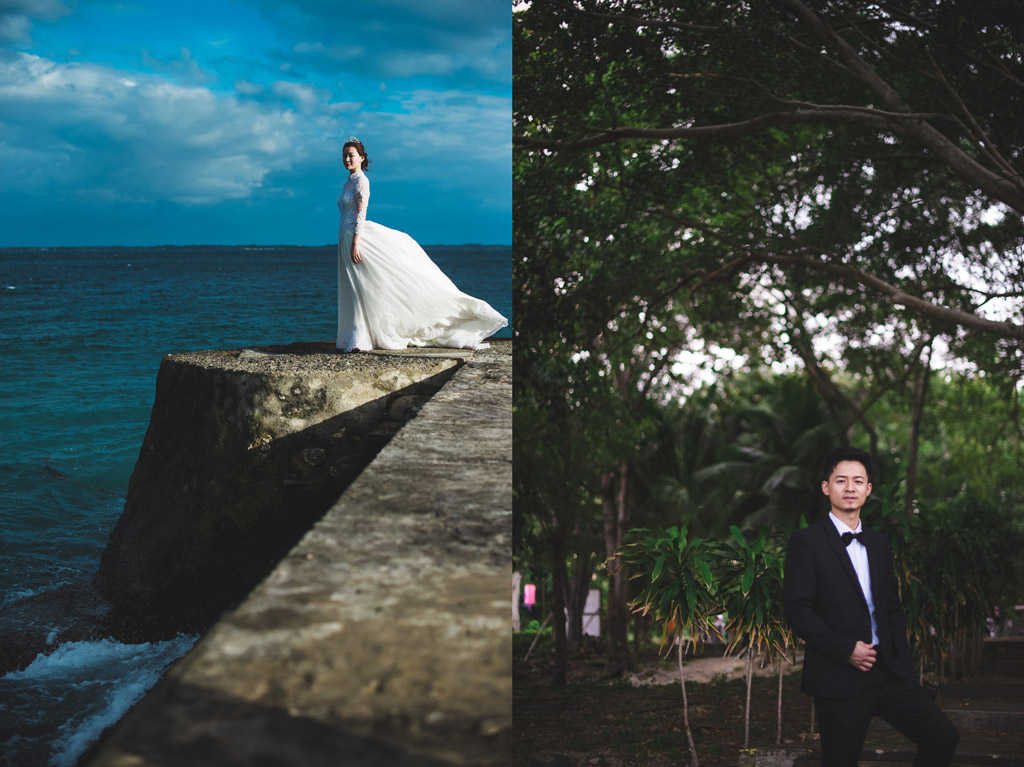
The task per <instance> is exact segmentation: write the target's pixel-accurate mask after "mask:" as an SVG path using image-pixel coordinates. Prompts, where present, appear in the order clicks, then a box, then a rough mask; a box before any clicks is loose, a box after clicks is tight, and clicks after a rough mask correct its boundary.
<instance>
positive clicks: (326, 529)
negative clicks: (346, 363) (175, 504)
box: [89, 340, 512, 767]
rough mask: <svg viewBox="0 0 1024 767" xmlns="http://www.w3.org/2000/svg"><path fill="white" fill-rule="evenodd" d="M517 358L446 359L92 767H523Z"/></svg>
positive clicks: (505, 352)
mask: <svg viewBox="0 0 1024 767" xmlns="http://www.w3.org/2000/svg"><path fill="white" fill-rule="evenodd" d="M511 349H512V343H511V341H510V340H492V348H491V349H489V350H483V351H476V352H464V351H458V350H447V355H446V356H451V357H456V358H458V359H460V361H461V364H460V367H459V369H458V371H457V372H456V373H455V375H454V376H453V377H452V379H451V380H450V381H449V382H448V383H447V384H445V386H444V387H443V388H442V389H441V390H440V391H439V392H438V393H437V394H435V395H434V396H433V397H432V398H431V399H430V400H429V401H428V402H427V403H426V404H425V405H424V406H423V408H422V410H421V411H420V413H419V414H417V415H416V417H415V418H413V419H412V420H411V421H410V422H409V423H407V424H406V425H405V426H404V427H403V428H402V429H401V431H399V432H398V434H397V435H396V436H395V437H394V438H393V439H392V440H391V441H390V442H389V443H388V444H387V445H386V446H385V448H384V449H383V450H382V451H381V452H380V454H379V455H378V456H377V457H376V459H375V460H374V461H373V462H372V463H371V464H370V465H369V466H368V467H367V468H366V469H365V470H364V471H363V473H362V474H361V475H360V476H359V477H358V478H357V479H356V481H355V482H354V483H353V484H352V485H351V486H350V487H349V488H348V490H346V492H345V493H344V494H343V495H342V497H341V498H340V499H339V500H338V502H337V503H336V504H335V505H334V506H333V507H332V508H331V509H330V510H329V511H328V512H327V514H326V515H325V516H324V517H323V518H322V519H321V520H320V522H318V523H317V524H316V525H315V526H314V527H313V528H312V529H311V530H310V531H309V532H308V533H307V534H306V535H305V536H304V537H303V538H302V540H301V541H300V542H299V544H298V545H297V546H295V547H294V548H293V549H292V550H291V552H290V553H289V554H288V555H287V556H286V557H285V558H284V559H283V560H282V561H281V562H280V563H279V564H278V565H277V566H276V568H275V569H274V570H273V572H272V573H271V574H270V575H269V576H268V577H267V578H266V579H265V580H264V581H263V582H262V583H261V584H260V585H259V586H257V588H256V589H255V590H254V591H253V592H252V593H251V594H250V595H249V597H247V598H246V599H245V600H244V601H243V603H242V604H240V605H239V606H238V607H237V608H235V609H234V610H232V611H230V612H229V613H228V614H226V615H225V616H223V617H222V618H221V619H220V621H218V623H217V624H216V625H215V626H214V627H213V628H212V629H211V630H210V631H209V632H208V633H207V634H206V635H205V636H204V637H203V638H202V639H201V640H200V641H199V642H198V643H197V644H196V646H195V647H194V648H193V649H192V650H191V651H190V652H189V653H188V654H187V655H186V656H185V657H184V658H183V659H182V660H181V661H179V662H178V663H177V664H176V665H175V666H174V667H173V668H172V669H171V671H170V672H168V674H167V675H166V676H165V678H164V679H163V680H161V682H160V683H158V685H157V686H156V687H154V688H153V690H151V691H150V693H149V694H148V695H147V696H146V697H145V698H144V699H143V700H142V701H141V702H140V703H139V704H138V705H137V706H136V708H135V709H134V710H133V711H132V712H131V713H130V714H129V715H128V716H127V717H126V718H125V719H124V720H123V721H122V722H121V723H120V724H119V725H118V727H117V728H116V729H115V731H114V732H113V733H112V734H111V736H110V737H109V738H108V739H107V740H106V741H105V742H104V744H103V745H102V747H101V748H100V749H99V751H98V752H97V753H96V755H95V757H94V759H93V760H92V761H91V762H89V764H90V767H129V766H130V767H157V766H159V767H167V765H178V764H182V765H185V764H188V765H218V766H219V765H251V764H264V763H265V764H280V765H292V764H294V765H303V766H304V767H317V766H318V765H324V766H325V767H327V766H328V765H330V766H332V767H333V765H339V764H345V765H384V764H387V765H396V766H401V765H424V766H427V765H434V764H438V765H439V764H452V765H468V764H481V765H500V764H510V763H511V761H512V759H511V752H512V706H511V698H512V695H511V693H512V669H511V655H512V651H511V634H510V633H509V630H508V620H507V612H508V610H507V604H506V602H507V591H508V588H507V584H508V579H509V573H510V572H511V516H512V364H511ZM405 353H406V354H414V353H415V352H413V351H412V350H410V351H409V352H405ZM428 353H431V354H433V355H439V356H440V355H445V352H442V351H441V350H431V351H430V352H428Z"/></svg>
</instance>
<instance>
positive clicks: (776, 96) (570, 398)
mask: <svg viewBox="0 0 1024 767" xmlns="http://www.w3.org/2000/svg"><path fill="white" fill-rule="evenodd" d="M514 28H515V32H514V34H515V64H514V72H515V75H514V76H515V113H514V123H513V140H514V142H515V154H514V177H513V183H514V206H515V210H514V230H513V236H514V247H515V253H516V263H515V279H516V284H517V286H518V288H517V294H516V299H515V300H516V302H517V305H516V307H515V311H516V316H517V325H518V327H517V342H516V349H515V355H516V358H515V365H516V377H515V387H516V405H515V418H516V422H515V428H516V456H515V460H516V480H515V490H516V512H515V519H516V557H517V564H518V566H520V567H522V568H524V569H530V568H533V569H534V570H537V571H544V570H546V571H548V572H551V571H552V570H558V569H559V568H561V567H567V571H566V572H564V573H562V575H560V576H558V578H557V579H556V580H558V582H559V583H562V584H566V585H565V586H564V587H563V590H565V591H568V590H569V588H568V584H570V583H573V582H578V583H582V582H583V581H584V579H583V577H582V576H584V575H587V573H586V572H584V571H582V570H580V569H579V568H580V567H581V563H588V564H587V566H588V567H591V568H593V563H594V560H595V555H596V559H597V560H602V559H604V558H605V557H606V556H608V555H609V553H610V551H611V546H610V544H609V540H612V539H613V538H614V535H613V536H612V537H611V538H610V537H609V531H610V530H611V531H612V532H614V528H615V526H616V525H619V526H620V527H622V526H626V527H629V526H646V527H652V528H653V527H665V528H669V527H671V526H673V525H675V526H688V529H689V530H690V531H691V532H692V533H693V534H695V535H700V536H714V537H717V538H718V539H720V540H724V539H725V538H726V537H727V531H728V530H729V527H730V525H738V526H739V527H741V528H743V529H750V528H758V527H760V526H763V525H765V524H775V525H778V526H780V527H787V526H792V525H794V524H796V521H797V520H798V519H799V518H800V516H801V515H805V516H806V517H807V518H808V519H814V518H816V517H817V516H818V515H819V514H820V513H821V510H822V508H823V505H822V500H821V495H820V490H819V488H818V481H819V479H820V478H819V477H817V476H816V475H817V472H818V462H819V459H820V456H821V455H822V454H823V453H824V452H825V451H826V450H827V449H828V448H830V447H832V446H834V445H836V444H839V443H849V444H856V445H857V446H859V447H863V448H865V449H867V450H869V451H870V452H871V453H872V454H873V455H874V456H875V457H876V459H877V460H878V463H879V465H880V474H879V481H878V482H877V483H876V486H877V491H876V494H875V497H874V502H873V504H872V505H871V506H869V508H867V509H866V510H865V517H866V519H867V521H868V524H875V525H876V526H881V527H884V528H885V529H886V531H887V532H889V533H890V536H891V537H893V538H894V539H896V538H899V539H900V540H904V541H905V542H906V543H905V546H904V547H903V549H902V550H903V551H904V552H905V553H906V557H907V563H906V573H905V574H904V585H905V589H906V593H907V594H908V595H909V597H910V598H911V600H912V602H913V604H912V605H910V607H911V610H912V611H917V612H914V613H913V615H912V618H914V616H917V618H919V628H920V634H919V637H920V638H921V641H922V643H923V644H928V642H931V644H932V645H934V646H935V647H936V648H937V647H939V645H940V644H941V643H942V642H943V641H945V640H944V639H934V640H928V639H927V637H930V636H933V635H932V634H927V632H926V630H925V627H931V628H941V629H942V634H943V636H944V637H947V636H951V635H952V633H955V632H956V631H958V630H960V629H958V628H957V626H960V627H969V628H970V630H972V631H973V630H975V629H976V628H977V626H978V625H979V623H978V616H971V617H966V612H965V609H961V610H960V611H958V612H956V613H955V614H952V613H947V614H946V617H944V618H942V619H941V620H946V619H947V618H949V615H953V617H952V618H949V620H951V621H952V623H948V624H942V626H941V627H940V626H939V623H937V622H940V618H939V617H938V615H937V614H936V613H935V612H934V610H935V609H937V608H936V605H940V604H942V600H946V601H945V604H946V605H953V604H957V603H959V602H963V601H965V600H970V601H971V605H972V607H974V606H976V607H977V608H978V610H989V609H991V607H992V604H994V603H992V600H994V599H997V598H998V599H999V600H1008V599H1013V598H1014V596H1013V595H1012V594H1011V592H1012V588H1011V586H1009V585H1008V581H1007V577H1003V576H1008V574H1010V573H1017V572H1019V566H1020V555H1019V554H1018V553H1016V552H1015V551H1009V550H1003V549H1002V548H1000V547H999V544H1000V541H1002V540H1008V539H1013V537H1014V536H1018V537H1019V533H1020V520H1021V516H1022V504H1024V489H1022V483H1021V482H1020V480H1019V477H1020V476H1021V468H1022V461H1024V453H1022V439H1021V437H1022V434H1024V419H1022V417H1021V413H1020V409H1019V394H1020V388H1021V379H1022V376H1024V351H1022V346H1021V341H1022V340H1024V227H1022V214H1024V180H1022V178H1021V174H1020V171H1019V170H1018V169H1019V168H1020V167H1021V165H1022V160H1024V125H1022V124H1021V123H1020V121H1019V119H1018V117H1017V116H1018V115H1019V114H1020V113H1021V112H1022V111H1024V109H1022V108H1024V36H1022V33H1021V29H1024V11H1022V10H1021V8H1020V6H1019V4H1017V3H1010V2H994V3H975V2H973V1H972V0H938V1H936V0H910V1H909V2H905V3H899V4H898V7H897V4H888V3H868V2H863V1H861V0H829V1H827V2H824V1H823V2H813V3H812V2H802V1H801V0H773V1H772V2H764V3H747V2H742V1H741V0H699V1H698V0H683V2H656V1H654V0H555V1H554V2H550V3H533V4H531V5H530V6H529V7H528V8H526V9H525V10H523V11H521V12H518V13H516V14H515V21H514ZM922 520H923V521H925V522H926V524H921V522H922ZM968 521H969V524H972V525H974V529H975V530H976V531H977V535H978V536H979V539H978V540H977V541H975V540H974V539H971V541H970V542H969V543H970V547H971V549H970V550H971V551H972V552H975V553H977V555H978V557H980V558H981V559H980V560H979V562H982V561H983V562H984V563H985V564H984V565H982V564H980V563H979V564H978V565H977V566H974V565H972V564H971V563H973V562H975V558H974V557H973V556H972V557H971V558H970V559H967V558H965V557H960V558H959V562H960V567H961V570H959V571H958V572H957V573H956V574H955V575H949V576H948V577H947V576H942V578H938V577H936V578H931V577H928V576H927V575H926V573H927V572H929V571H928V570H927V568H928V567H937V566H938V565H939V564H941V563H942V561H943V559H942V557H949V556H950V553H951V549H950V547H952V546H956V545H960V544H959V543H948V542H947V543H943V542H942V541H938V540H937V537H938V536H940V535H948V534H949V533H950V532H951V531H953V530H956V529H958V526H959V525H961V524H967V523H968ZM621 532H622V531H621V530H620V531H619V533H620V534H621ZM986 536H988V537H986ZM967 537H968V536H954V537H952V538H950V539H949V540H951V541H954V542H956V541H961V542H962V543H963V545H964V546H967V545H968V541H967ZM993 537H994V538H998V539H999V540H989V538H993ZM602 539H603V540H604V546H602ZM553 541H557V545H558V547H559V553H558V554H557V555H555V556H554V557H553V558H552V556H551V547H552V542H553ZM898 543H899V541H898V540H894V545H896V544H898ZM943 547H945V548H943ZM897 549H898V550H899V549H900V547H899V546H897ZM574 554H575V555H576V556H575V558H574V557H573V555H574ZM954 558H955V557H954ZM993 562H994V563H996V564H997V566H1002V567H1004V569H1003V571H1002V573H995V574H992V578H991V579H989V575H990V574H989V573H988V571H987V570H986V569H985V568H987V567H989V566H990V565H991V564H992V563H993ZM560 563H561V564H560ZM965 568H973V569H971V571H970V572H966V569H965ZM597 572H598V574H600V573H601V570H600V569H598V570H597ZM576 575H579V576H581V577H580V578H578V579H577V578H575V576H576ZM968 583H979V584H980V583H986V584H988V585H987V586H986V587H985V591H984V594H981V593H980V592H978V593H976V594H974V595H973V596H968V594H969V593H971V589H973V588H975V587H974V586H968V585H966V584H968ZM958 584H961V585H958ZM958 589H959V590H958ZM557 590H558V588H556V591H557ZM633 596H635V594H634V595H633ZM1016 596H1019V595H1016ZM568 601H571V600H568ZM990 603H991V604H990ZM567 607H568V608H569V609H570V611H571V610H572V605H571V604H567ZM930 611H931V612H930ZM926 634H927V636H926ZM943 652H945V651H943V650H938V649H936V650H935V652H934V653H933V656H931V657H932V661H933V662H938V661H939V660H940V659H941V658H942V657H944V656H943ZM947 655H948V653H947Z"/></svg>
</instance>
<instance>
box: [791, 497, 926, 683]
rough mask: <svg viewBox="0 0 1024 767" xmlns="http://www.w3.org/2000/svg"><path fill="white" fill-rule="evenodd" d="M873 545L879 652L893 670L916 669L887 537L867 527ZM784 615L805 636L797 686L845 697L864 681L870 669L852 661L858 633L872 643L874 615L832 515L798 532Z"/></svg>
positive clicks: (870, 548) (871, 564)
mask: <svg viewBox="0 0 1024 767" xmlns="http://www.w3.org/2000/svg"><path fill="white" fill-rule="evenodd" d="M862 529H863V531H864V536H863V538H861V543H863V544H864V546H865V547H866V548H867V550H868V569H869V571H870V573H871V596H872V599H873V600H874V603H875V622H876V624H877V626H878V647H877V648H876V649H877V651H878V654H879V656H880V657H881V658H882V659H883V660H884V661H885V665H886V666H888V668H889V670H890V671H892V672H893V673H894V674H896V675H898V676H902V677H909V676H910V675H911V673H912V667H911V662H910V647H909V645H908V644H907V623H906V617H905V616H904V614H903V605H902V604H901V603H900V598H899V592H898V590H897V587H896V578H895V576H894V575H893V570H892V549H891V548H890V546H889V540H888V539H887V538H886V537H885V536H884V535H882V534H881V533H879V532H878V531H876V530H871V529H870V528H868V527H863V528H862ZM783 607H784V610H785V615H786V620H788V621H789V625H790V626H792V627H793V630H794V631H796V633H797V635H798V636H799V637H800V638H801V639H803V640H804V642H805V643H806V648H805V652H804V670H803V678H802V681H801V686H800V689H801V690H803V691H804V692H805V693H807V694H808V695H814V696H819V697H829V698H836V697H838V698H846V697H851V696H853V695H856V694H857V693H858V692H860V691H861V690H862V689H863V688H864V677H865V673H866V672H863V671H860V670H859V669H856V668H854V667H853V666H851V665H850V664H849V659H850V654H851V653H852V652H853V648H854V646H855V645H856V644H857V641H858V640H860V641H862V642H864V643H866V644H871V618H870V615H869V613H868V605H867V601H866V600H865V599H864V593H863V592H862V591H861V588H860V581H858V580H857V573H856V572H855V571H854V569H853V564H852V563H851V562H850V557H849V555H848V554H847V553H846V547H845V546H844V545H843V539H842V538H841V537H840V536H839V533H838V532H837V530H836V526H835V525H834V524H833V522H832V520H831V519H830V518H829V517H827V516H826V517H825V519H823V520H821V521H820V522H817V523H815V524H813V525H811V526H810V527H806V528H804V529H803V530H800V531H798V532H796V533H794V534H793V536H792V537H791V538H790V540H789V551H788V553H787V554H786V572H785V579H784V581H783Z"/></svg>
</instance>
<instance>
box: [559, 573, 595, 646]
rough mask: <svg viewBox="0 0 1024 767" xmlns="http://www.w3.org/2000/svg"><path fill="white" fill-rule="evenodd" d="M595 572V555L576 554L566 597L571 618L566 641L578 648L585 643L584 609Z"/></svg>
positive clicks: (567, 609)
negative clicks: (591, 578)
mask: <svg viewBox="0 0 1024 767" xmlns="http://www.w3.org/2000/svg"><path fill="white" fill-rule="evenodd" d="M593 574H594V555H593V553H591V554H589V555H587V556H579V555H576V557H575V559H573V563H572V575H571V576H570V577H569V590H568V592H567V593H566V597H565V608H566V611H567V612H568V616H569V620H568V626H567V627H566V641H567V642H568V643H569V644H570V645H575V646H576V648H577V649H578V648H579V646H580V645H581V644H582V643H583V609H584V607H586V604H587V592H588V591H590V577H591V575H593Z"/></svg>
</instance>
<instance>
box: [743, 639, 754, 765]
mask: <svg viewBox="0 0 1024 767" xmlns="http://www.w3.org/2000/svg"><path fill="white" fill-rule="evenodd" d="M753 681H754V648H753V647H748V648H747V703H746V706H745V707H744V709H743V748H747V747H748V746H749V745H750V688H751V686H752V684H751V683H752V682H753Z"/></svg>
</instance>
